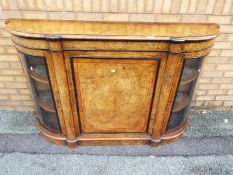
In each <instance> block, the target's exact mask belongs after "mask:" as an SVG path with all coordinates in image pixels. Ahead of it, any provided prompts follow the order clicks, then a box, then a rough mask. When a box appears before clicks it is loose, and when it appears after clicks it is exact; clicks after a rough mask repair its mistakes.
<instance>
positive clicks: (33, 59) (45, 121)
mask: <svg viewBox="0 0 233 175" xmlns="http://www.w3.org/2000/svg"><path fill="white" fill-rule="evenodd" d="M16 48H17V50H18V52H19V55H20V57H21V62H22V64H23V67H24V70H25V73H26V76H27V79H28V83H29V86H30V88H31V90H32V95H33V97H34V102H35V108H36V111H37V113H38V119H39V124H40V125H41V126H42V127H43V129H45V130H46V132H48V133H49V132H50V133H54V134H58V135H62V134H65V133H66V131H65V129H64V127H62V126H63V125H62V112H61V109H59V108H58V106H59V103H60V102H59V97H58V95H57V94H55V93H57V91H56V83H55V82H56V80H55V75H54V73H53V68H52V66H53V65H52V63H51V57H50V54H49V52H47V51H41V50H33V49H28V48H24V47H22V46H20V45H16Z"/></svg>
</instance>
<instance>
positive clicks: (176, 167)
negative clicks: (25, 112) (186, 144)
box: [0, 153, 233, 175]
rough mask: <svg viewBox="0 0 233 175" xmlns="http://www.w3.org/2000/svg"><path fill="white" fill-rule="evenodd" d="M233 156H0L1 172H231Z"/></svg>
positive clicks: (13, 174)
mask: <svg viewBox="0 0 233 175" xmlns="http://www.w3.org/2000/svg"><path fill="white" fill-rule="evenodd" d="M232 163H233V156H232V155H224V156H216V155H210V156H194V157H182V156H173V157H152V156H150V157H140V156H137V157H129V156H90V155H70V154H63V155H61V154H57V155H50V154H47V155H44V154H40V155H38V154H36V155H35V154H25V153H24V154H22V153H11V154H6V155H3V156H2V157H1V158H0V174H1V175H28V174H29V175H45V174H46V175H50V174H55V175H60V174H62V175H64V174H69V175H73V174H81V175H111V174H113V175H115V174H119V175H131V174H132V175H144V174H145V175H194V174H195V175H232V174H233V166H232Z"/></svg>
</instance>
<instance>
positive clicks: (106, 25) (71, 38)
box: [7, 19, 219, 148]
mask: <svg viewBox="0 0 233 175" xmlns="http://www.w3.org/2000/svg"><path fill="white" fill-rule="evenodd" d="M218 28H219V26H218V25H217V24H205V23H203V24H197V23H196V24H192V23H188V24H185V23H127V22H85V21H49V20H20V19H11V20H8V21H7V30H8V31H9V32H10V33H11V34H12V40H13V42H14V44H15V46H16V48H17V50H18V51H19V52H20V53H21V55H22V54H27V55H31V56H34V57H43V58H44V59H45V60H46V64H47V68H48V70H47V72H48V79H46V78H45V77H42V76H40V75H38V74H37V73H36V72H33V71H30V70H27V69H28V67H27V63H26V62H25V60H24V58H23V57H22V62H23V64H24V69H25V71H26V73H27V80H28V82H31V83H29V85H30V87H31V89H32V91H33V89H34V84H33V83H32V81H35V82H36V83H35V85H36V86H37V88H39V89H40V91H42V92H43V91H47V90H49V89H50V87H51V90H52V95H53V99H54V105H52V102H49V100H50V99H49V100H48V99H46V98H48V97H47V95H43V93H41V92H40V94H41V95H42V96H39V97H37V95H36V93H35V92H34V91H33V93H34V95H33V97H34V101H35V110H37V111H38V112H37V113H38V115H39V114H40V113H39V111H40V108H42V109H43V110H45V111H47V112H52V114H57V115H58V119H59V125H60V128H61V132H60V133H55V132H51V131H49V130H48V129H50V128H49V127H46V126H45V125H44V124H46V123H45V122H43V121H42V120H41V121H40V117H37V120H38V122H37V123H38V128H39V130H40V132H41V134H42V135H43V136H44V138H45V139H47V140H48V141H50V142H53V143H56V144H62V145H66V146H68V147H70V148H74V147H76V146H79V145H117V144H149V145H150V146H155V147H156V146H159V145H161V144H166V143H170V142H174V141H176V140H178V139H179V138H180V137H181V135H182V134H183V133H184V131H185V129H186V128H187V126H188V115H187V114H188V113H183V112H184V111H186V107H187V106H189V105H188V104H189V102H190V98H191V96H192V94H190V91H189V90H190V87H191V86H193V85H195V80H196V79H197V78H198V70H197V69H198V68H196V67H191V66H189V67H188V66H187V65H186V64H183V63H184V62H185V60H186V61H188V60H189V59H194V58H196V59H197V60H200V59H201V58H202V57H204V56H206V55H208V54H209V53H210V50H211V47H212V46H213V44H214V38H215V37H216V36H217V35H218ZM37 70H38V69H37ZM187 94H190V95H187ZM176 97H177V98H176ZM52 106H53V107H52ZM54 107H55V108H54ZM184 109H185V110H184ZM172 112H173V114H176V115H171V114H172ZM45 116H48V117H49V115H45ZM171 116H173V117H174V116H175V118H173V117H171ZM176 117H179V118H176ZM181 117H183V118H181ZM171 118H172V119H174V120H172V121H176V124H177V125H176V126H173V125H169V123H168V122H169V120H170V119H171ZM49 119H51V118H47V120H48V121H49V122H51V121H53V120H49ZM179 119H182V120H179ZM180 121H182V122H180ZM54 122H55V120H54ZM42 123H43V125H42ZM52 124H54V123H52ZM168 125H169V127H168ZM56 126H57V125H56ZM170 127H171V128H170ZM167 128H168V130H167Z"/></svg>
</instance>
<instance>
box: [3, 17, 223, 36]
mask: <svg viewBox="0 0 233 175" xmlns="http://www.w3.org/2000/svg"><path fill="white" fill-rule="evenodd" d="M6 23H8V25H7V30H8V31H11V32H12V33H14V34H16V35H17V34H18V35H21V36H29V35H30V36H34V37H38V38H45V37H46V35H54V36H51V37H52V38H54V37H55V38H56V37H57V36H56V35H59V36H58V38H59V37H62V38H85V39H88V38H89V39H120V40H122V39H145V40H146V39H148V40H150V39H151V40H153V39H155V40H162V39H166V40H170V38H172V37H174V36H175V37H187V39H188V38H189V39H193V40H195V37H199V38H202V37H203V36H205V37H206V38H204V37H203V39H213V38H215V37H216V36H215V35H216V33H217V32H218V28H219V26H218V25H216V24H204V23H203V24H198V23H196V24H193V23H183V24H182V23H124V22H96V21H90V22H85V21H55V20H54V21H48V20H18V19H12V20H10V21H8V22H6ZM38 26H40V27H38ZM45 34H46V35H45ZM208 36H210V37H208ZM211 36H213V37H211ZM193 37H194V38H193Z"/></svg>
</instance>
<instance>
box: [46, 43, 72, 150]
mask: <svg viewBox="0 0 233 175" xmlns="http://www.w3.org/2000/svg"><path fill="white" fill-rule="evenodd" d="M49 49H50V54H51V58H52V62H53V67H54V73H55V77H56V82H57V88H58V91H59V93H58V95H59V96H60V102H61V104H60V106H61V108H62V112H63V116H64V123H65V128H66V137H67V144H68V146H70V147H72V146H74V144H75V142H73V141H74V140H75V139H76V132H75V124H74V121H73V114H72V107H71V99H70V94H69V87H68V82H67V74H66V68H65V59H64V56H63V51H62V42H61V41H59V40H56V39H55V40H49Z"/></svg>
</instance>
